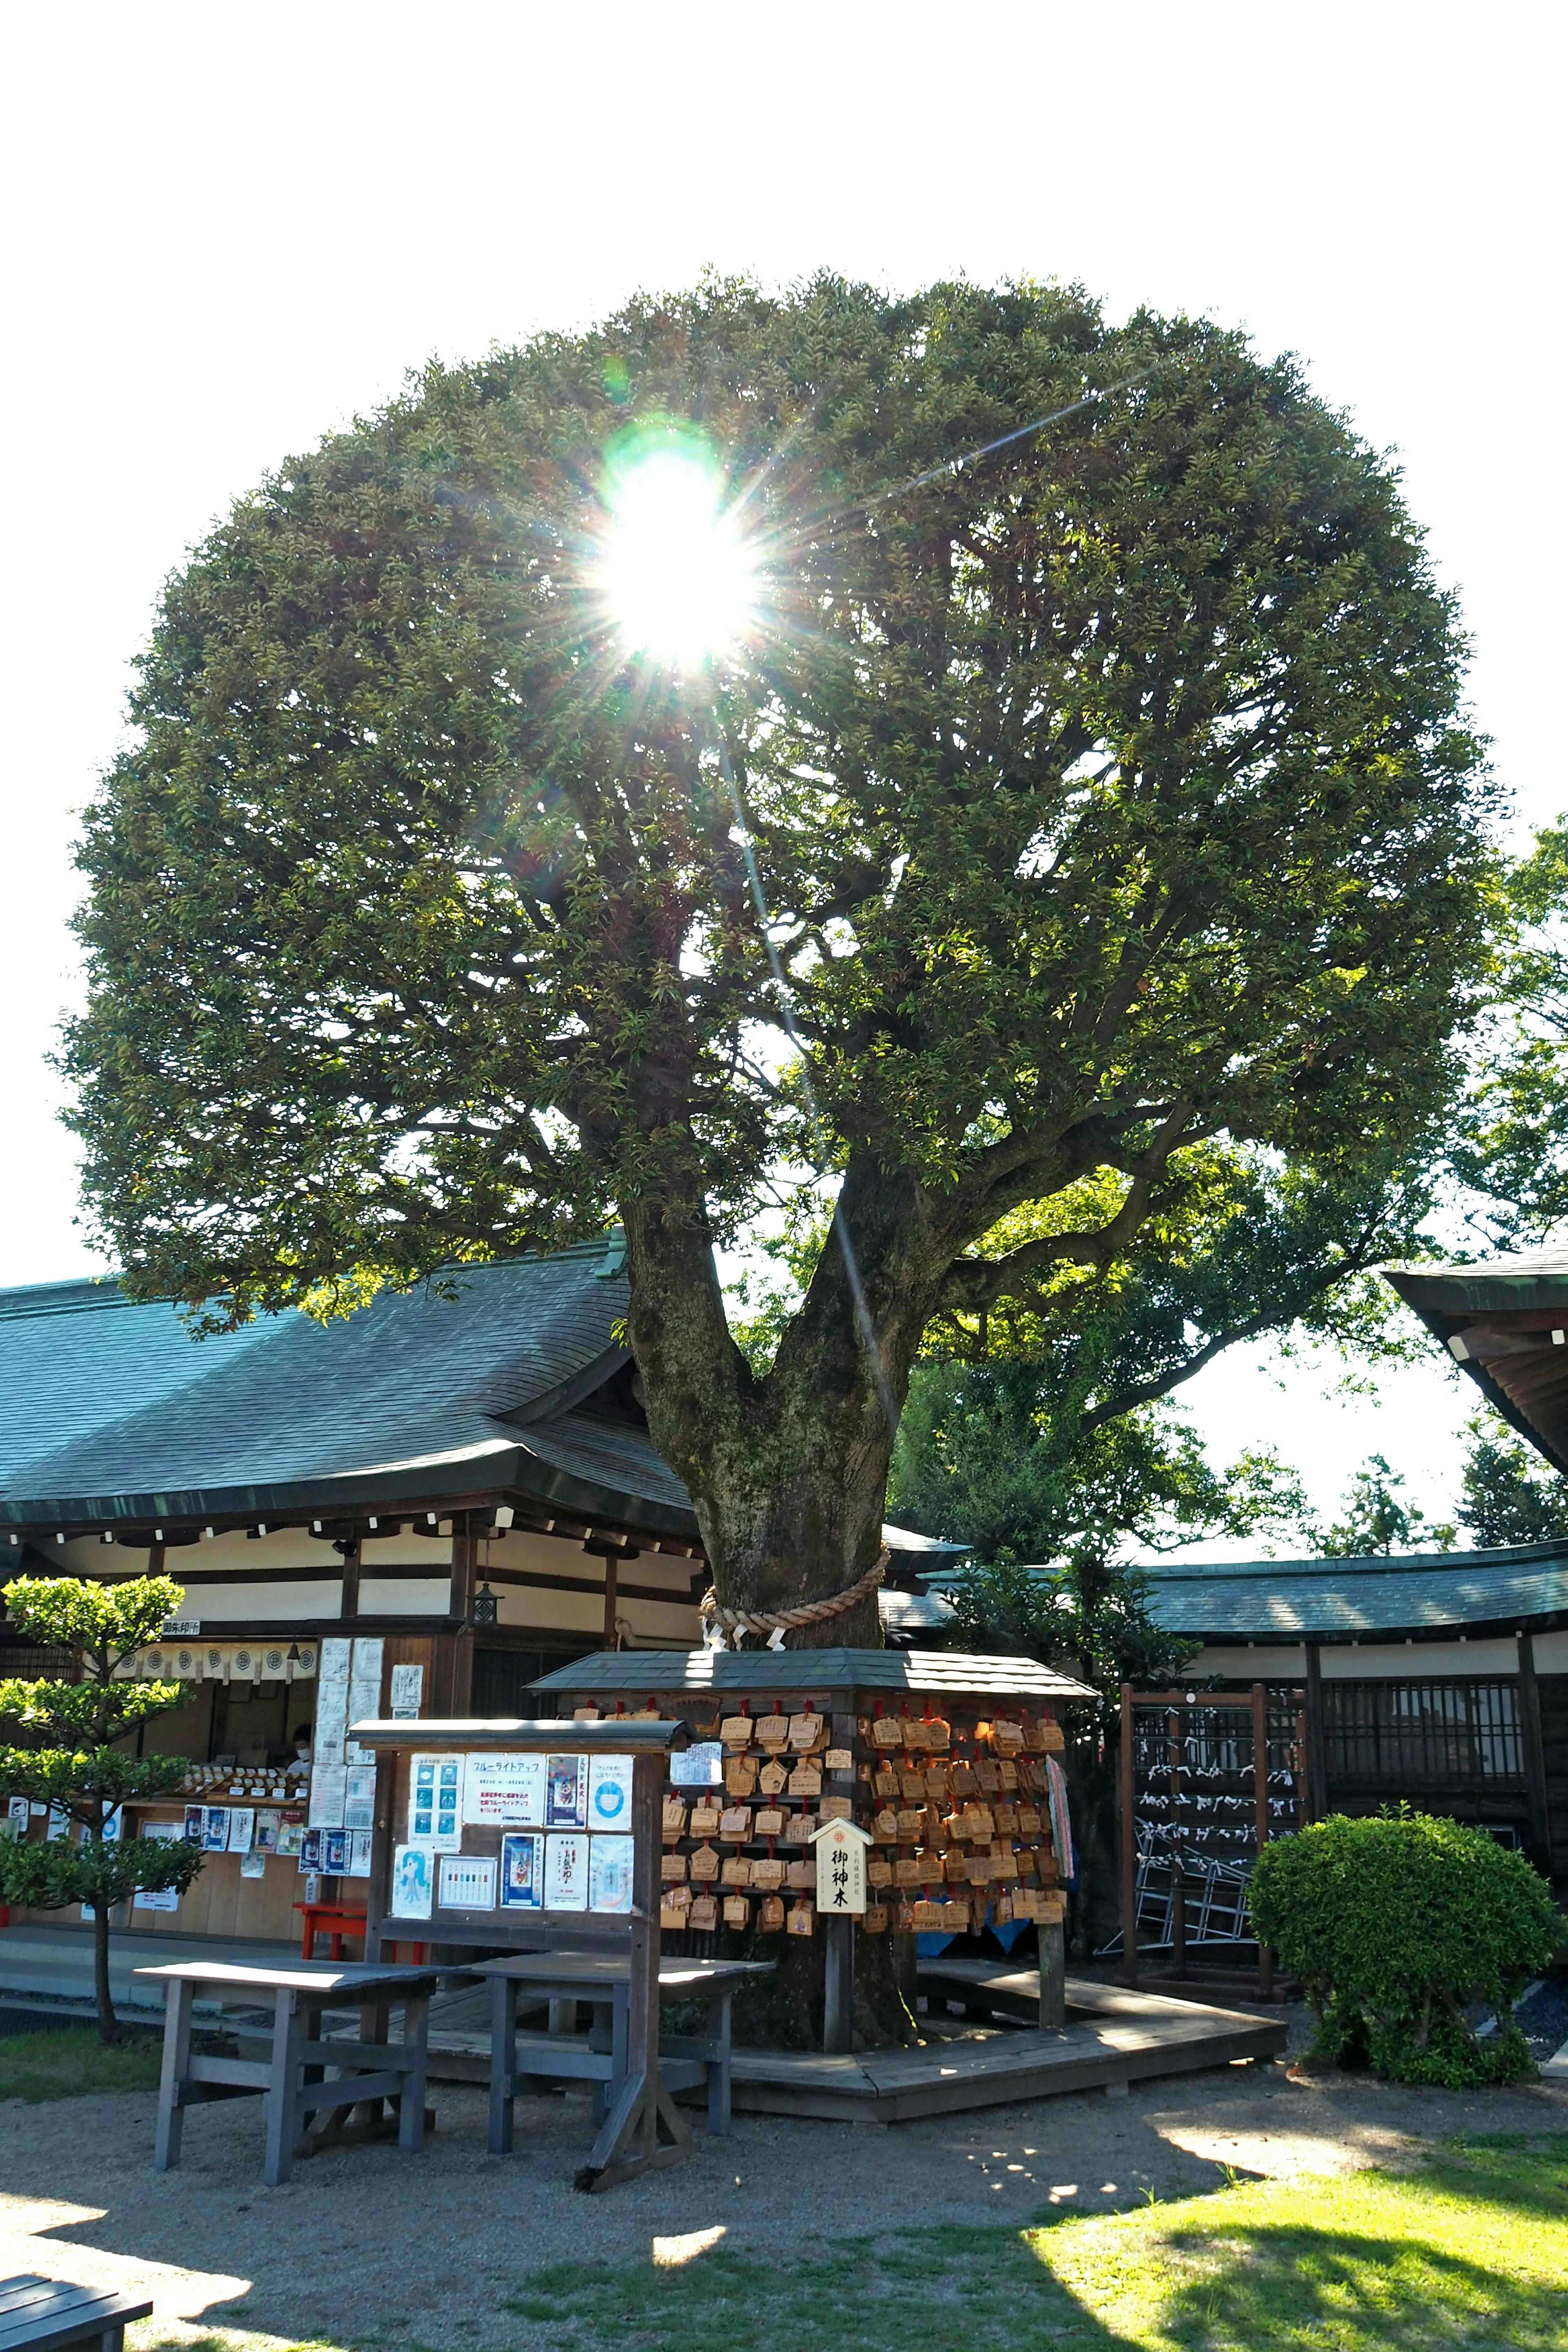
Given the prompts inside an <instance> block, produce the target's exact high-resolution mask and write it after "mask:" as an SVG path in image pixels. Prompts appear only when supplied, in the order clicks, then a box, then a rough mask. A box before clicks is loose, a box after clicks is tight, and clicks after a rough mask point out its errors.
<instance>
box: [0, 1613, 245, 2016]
mask: <svg viewBox="0 0 1568 2352" xmlns="http://www.w3.org/2000/svg"><path fill="white" fill-rule="evenodd" d="M183 1600H184V1593H183V1592H182V1591H181V1589H180V1587H179V1586H178V1585H177V1584H176V1583H175V1582H174V1580H173V1578H171V1577H167V1576H137V1577H129V1578H127V1579H126V1580H124V1581H123V1582H121V1583H119V1584H114V1585H100V1584H91V1583H88V1582H85V1581H83V1580H79V1579H76V1578H73V1577H65V1576H61V1577H37V1576H17V1577H13V1578H12V1580H11V1581H10V1583H9V1584H7V1585H6V1587H5V1612H6V1616H7V1618H8V1620H9V1622H11V1623H12V1624H13V1625H16V1626H17V1627H19V1628H20V1630H21V1631H22V1632H24V1633H29V1634H31V1635H32V1636H33V1637H34V1639H35V1640H37V1641H42V1642H47V1643H50V1644H52V1645H54V1646H57V1647H60V1648H66V1649H72V1650H74V1651H75V1652H76V1654H77V1656H78V1658H79V1662H80V1676H79V1680H78V1681H76V1682H61V1681H52V1680H47V1681H37V1682H27V1681H23V1680H20V1679H18V1678H16V1677H15V1676H12V1677H9V1678H7V1679H6V1680H5V1681H0V1731H3V1732H4V1734H5V1745H0V1796H22V1797H28V1798H31V1799H33V1800H35V1801H45V1802H47V1803H49V1804H51V1805H54V1806H56V1807H57V1808H58V1810H59V1811H62V1812H63V1813H65V1814H66V1815H67V1816H68V1820H69V1821H70V1822H73V1823H74V1824H75V1825H76V1827H77V1828H78V1830H79V1832H80V1834H79V1839H78V1840H72V1839H71V1838H69V1837H65V1838H60V1839H57V1840H55V1841H53V1842H46V1843H38V1842H37V1840H30V1839H26V1838H21V1839H13V1838H9V1837H0V1900H3V1901H5V1902H6V1903H14V1904H17V1905H25V1906H29V1907H31V1908H35V1909H38V1910H59V1909H62V1908H63V1907H64V1906H66V1905H68V1904H75V1903H79V1904H82V1905H84V1906H87V1907H88V1908H89V1909H90V1910H91V1911H92V1912H93V1914H94V1916H95V1926H96V1929H97V1933H98V1937H99V1967H98V1998H99V2019H100V2031H101V2032H102V2033H103V2036H104V2038H105V2040H106V2041H112V2040H113V2039H114V2038H115V2034H116V2032H117V2029H116V2026H115V2021H114V2011H113V2006H112V2003H111V2002H110V1995H109V1966H108V1935H109V1914H110V1910H111V1909H112V1908H113V1906H114V1905H115V1904H117V1903H123V1902H125V1901H126V1900H127V1899H128V1898H129V1897H130V1896H132V1895H134V1894H135V1893H136V1892H137V1891H138V1890H139V1889H142V1888H145V1889H147V1890H148V1891H149V1892H152V1891H153V1890H155V1889H158V1888H166V1887H171V1886H174V1887H178V1888H179V1889H180V1891H181V1892H182V1893H184V1889H185V1888H186V1887H187V1886H189V1885H190V1884H191V1882H192V1881H193V1879H195V1876H196V1874H197V1873H198V1872H199V1871H200V1869H201V1867H202V1856H201V1853H200V1850H199V1849H198V1848H197V1847H196V1846H195V1845H190V1844H187V1843H185V1842H184V1840H183V1839H172V1840H170V1841H168V1842H163V1841H160V1840H155V1839H149V1838H132V1837H119V1838H105V1836H104V1834H103V1832H104V1826H105V1823H106V1822H107V1821H108V1819H109V1816H110V1814H111V1813H112V1812H114V1811H115V1810H116V1809H117V1808H118V1807H119V1806H120V1805H121V1804H123V1802H124V1801H125V1800H126V1799H127V1798H132V1797H153V1796H159V1795H162V1794H163V1793H164V1792H165V1791H167V1790H174V1789H177V1788H178V1787H179V1786H180V1784H181V1782H182V1781H183V1780H184V1776H185V1772H186V1769H187V1764H186V1759H184V1757H183V1756H141V1757H139V1756H134V1755H132V1754H131V1753H130V1752H129V1751H128V1750H127V1748H125V1746H124V1745H123V1743H124V1741H125V1740H126V1738H128V1737H129V1736H130V1735H132V1733H133V1732H134V1731H135V1730H136V1729H137V1727H139V1726H140V1725H142V1724H143V1723H146V1722H148V1721H150V1720H151V1719H152V1718H153V1717H155V1716H159V1715H165V1714H167V1713H168V1712H169V1711H170V1709H171V1708H174V1707H178V1706H185V1705H186V1704H187V1703H188V1701H189V1699H190V1696H191V1692H190V1686H189V1685H187V1684H184V1683H144V1682H138V1681H133V1680H132V1679H131V1678H130V1677H128V1676H124V1675H117V1674H116V1672H115V1668H116V1667H117V1666H118V1665H119V1664H120V1662H121V1659H122V1658H125V1657H127V1656H128V1655H129V1654H131V1653H132V1651H134V1650H136V1649H138V1648H140V1647H141V1645H142V1643H145V1642H147V1641H149V1640H151V1639H152V1638H153V1636H154V1635H155V1634H156V1633H158V1632H159V1631H160V1629H161V1628H162V1626H163V1622H164V1621H165V1620H166V1619H167V1618H169V1617H171V1616H173V1615H174V1614H175V1613H176V1612H177V1611H178V1609H179V1607H180V1603H181V1602H182V1601H183Z"/></svg>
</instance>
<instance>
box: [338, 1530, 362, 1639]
mask: <svg viewBox="0 0 1568 2352" xmlns="http://www.w3.org/2000/svg"><path fill="white" fill-rule="evenodd" d="M359 1571H360V1538H359V1535H358V1533H357V1532H356V1533H355V1534H354V1536H353V1538H352V1539H351V1541H350V1544H349V1548H348V1549H347V1551H345V1552H344V1554H343V1605H342V1611H341V1612H340V1614H341V1615H342V1618H343V1620H344V1622H346V1623H352V1622H353V1620H354V1619H355V1618H356V1617H357V1616H358V1615H359Z"/></svg>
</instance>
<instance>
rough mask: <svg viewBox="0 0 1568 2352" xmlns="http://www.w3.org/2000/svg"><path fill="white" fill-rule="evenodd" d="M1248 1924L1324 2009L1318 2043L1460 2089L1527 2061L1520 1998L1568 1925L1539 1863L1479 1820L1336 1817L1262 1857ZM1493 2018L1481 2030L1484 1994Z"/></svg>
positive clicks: (1508, 2078)
mask: <svg viewBox="0 0 1568 2352" xmlns="http://www.w3.org/2000/svg"><path fill="white" fill-rule="evenodd" d="M1252 1922H1253V1927H1254V1929H1255V1931H1256V1933H1257V1934H1258V1937H1260V1938H1261V1939H1262V1941H1263V1942H1265V1943H1268V1944H1272V1946H1273V1947H1274V1949H1275V1950H1276V1951H1277V1952H1278V1954H1279V1958H1280V1960H1281V1961H1282V1962H1283V1964H1284V1966H1285V1967H1286V1968H1287V1969H1289V1971H1290V1973H1291V1974H1292V1975H1293V1976H1296V1977H1299V1978H1300V1980H1301V1983H1302V1985H1303V1986H1304V1987H1305V1989H1306V1992H1307V1997H1308V1999H1309V2000H1310V2001H1311V2003H1312V2006H1313V2008H1314V2009H1315V2010H1316V2011H1317V2013H1318V2019H1319V2034H1318V2042H1317V2048H1316V2053H1315V2054H1316V2055H1318V2056H1320V2057H1322V2058H1326V2059H1329V2060H1331V2061H1333V2062H1337V2063H1346V2062H1350V2063H1355V2062H1357V2061H1362V2062H1364V2063H1367V2064H1369V2065H1370V2066H1371V2067H1372V2069H1373V2072H1374V2073H1375V2074H1382V2075H1384V2076H1386V2077H1387V2079H1388V2080H1389V2081H1390V2082H1394V2083H1440V2084H1446V2085H1447V2086H1448V2087H1449V2088H1450V2089H1454V2090H1464V2089H1468V2088H1469V2087H1470V2086H1471V2085H1473V2084H1479V2083H1513V2082H1517V2081H1519V2080H1520V2078H1521V2076H1522V2075H1525V2074H1530V2073H1531V2071H1532V2065H1531V2055H1530V2051H1529V2048H1528V2046H1527V2045H1526V2042H1525V2040H1524V2036H1523V2035H1522V2034H1521V2032H1520V2031H1519V2028H1518V2027H1517V2026H1516V2025H1515V2023H1514V2021H1513V2002H1514V2001H1515V2000H1516V1999H1517V1998H1518V1995H1519V1992H1520V1990H1521V1987H1522V1986H1523V1984H1524V1983H1525V1981H1526V1979H1528V1978H1529V1977H1530V1976H1531V1975H1532V1974H1534V1973H1535V1972H1537V1971H1538V1970H1540V1969H1543V1968H1544V1967H1545V1966H1546V1965H1547V1963H1548V1962H1549V1961H1550V1959H1551V1958H1552V1954H1553V1952H1554V1951H1556V1950H1557V1948H1559V1946H1560V1945H1561V1944H1562V1943H1563V1941H1564V1939H1565V1938H1568V1922H1564V1920H1563V1917H1562V1916H1561V1915H1560V1914H1559V1912H1558V1911H1557V1909H1556V1906H1554V1904H1553V1903H1552V1896H1551V1894H1550V1892H1549V1890H1548V1888H1547V1887H1546V1885H1545V1883H1544V1882H1543V1881H1542V1878H1541V1877H1540V1876H1539V1874H1537V1873H1536V1872H1535V1871H1534V1870H1532V1869H1531V1865H1530V1864H1529V1863H1528V1862H1526V1860H1525V1859H1524V1857H1523V1855H1522V1854H1518V1853H1509V1852H1508V1851H1507V1850H1506V1849H1505V1848H1504V1847H1502V1846H1500V1845H1499V1844H1498V1843H1497V1842H1496V1841H1495V1839H1492V1838H1489V1837H1488V1836H1487V1835H1486V1833H1485V1832H1484V1831H1481V1830H1470V1829H1463V1828H1461V1827H1460V1825H1459V1823H1458V1822H1448V1821H1439V1820H1436V1819H1433V1818H1431V1817H1429V1816H1428V1815H1426V1814H1425V1813H1412V1812H1407V1811H1401V1812H1398V1813H1391V1814H1383V1815H1380V1816H1378V1817H1377V1818H1375V1819H1373V1820H1370V1821H1352V1820H1350V1819H1348V1818H1347V1817H1346V1816H1345V1815H1344V1814H1342V1813H1339V1814H1334V1815H1333V1816H1332V1817H1331V1819H1329V1820H1328V1821H1325V1822H1316V1823H1314V1824H1313V1826H1312V1827H1311V1828H1310V1829H1305V1830H1302V1831H1301V1832H1300V1834H1299V1835H1298V1836H1295V1837H1286V1838H1279V1839H1276V1840H1275V1841H1274V1842H1273V1843H1271V1844H1269V1845H1267V1846H1265V1848H1264V1849H1263V1852H1262V1853H1260V1854H1259V1856H1258V1864H1257V1867H1256V1869H1255V1871H1254V1874H1253V1880H1252ZM1483 2001H1484V2002H1485V2003H1486V2004H1487V2005H1488V2006H1489V2008H1490V2009H1492V2010H1493V2011H1495V2012H1496V2015H1497V2021H1498V2031H1497V2032H1496V2034H1495V2036H1494V2035H1489V2036H1488V2037H1487V2039H1486V2040H1485V2041H1479V2040H1478V2039H1477V2037H1476V2034H1475V2032H1473V2031H1472V2029H1471V2026H1470V2024H1469V2022H1468V2018H1467V2014H1466V2012H1467V2011H1469V2010H1473V2009H1474V2008H1475V2006H1476V2004H1477V2003H1478V2002H1483Z"/></svg>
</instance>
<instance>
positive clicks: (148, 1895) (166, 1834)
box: [22, 1797, 248, 1911]
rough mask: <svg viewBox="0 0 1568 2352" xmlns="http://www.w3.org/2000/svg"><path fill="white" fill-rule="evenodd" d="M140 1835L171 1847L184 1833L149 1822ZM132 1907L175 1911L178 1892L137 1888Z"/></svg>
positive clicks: (178, 1826)
mask: <svg viewBox="0 0 1568 2352" xmlns="http://www.w3.org/2000/svg"><path fill="white" fill-rule="evenodd" d="M26 1801H27V1800H26V1797H24V1798H23V1800H22V1802H23V1804H24V1805H26ZM142 1836H143V1837H144V1838H149V1839H151V1840H152V1842H153V1844H154V1845H173V1844H174V1843H176V1842H177V1841H178V1840H179V1839H180V1838H181V1837H183V1836H184V1830H183V1828H182V1827H181V1824H180V1823H179V1822H148V1824H147V1826H146V1828H145V1829H144V1830H143V1831H142ZM247 1859H248V1857H247ZM244 1868H245V1864H244V1863H241V1864H240V1869H241V1870H242V1871H243V1870H244ZM133 1907H134V1908H135V1909H136V1910H138V1911H177V1910H178V1909H179V1907H180V1891H179V1889H178V1887H176V1886H158V1887H146V1886H139V1887H138V1888H137V1889H136V1894H135V1898H134V1906H133Z"/></svg>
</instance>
